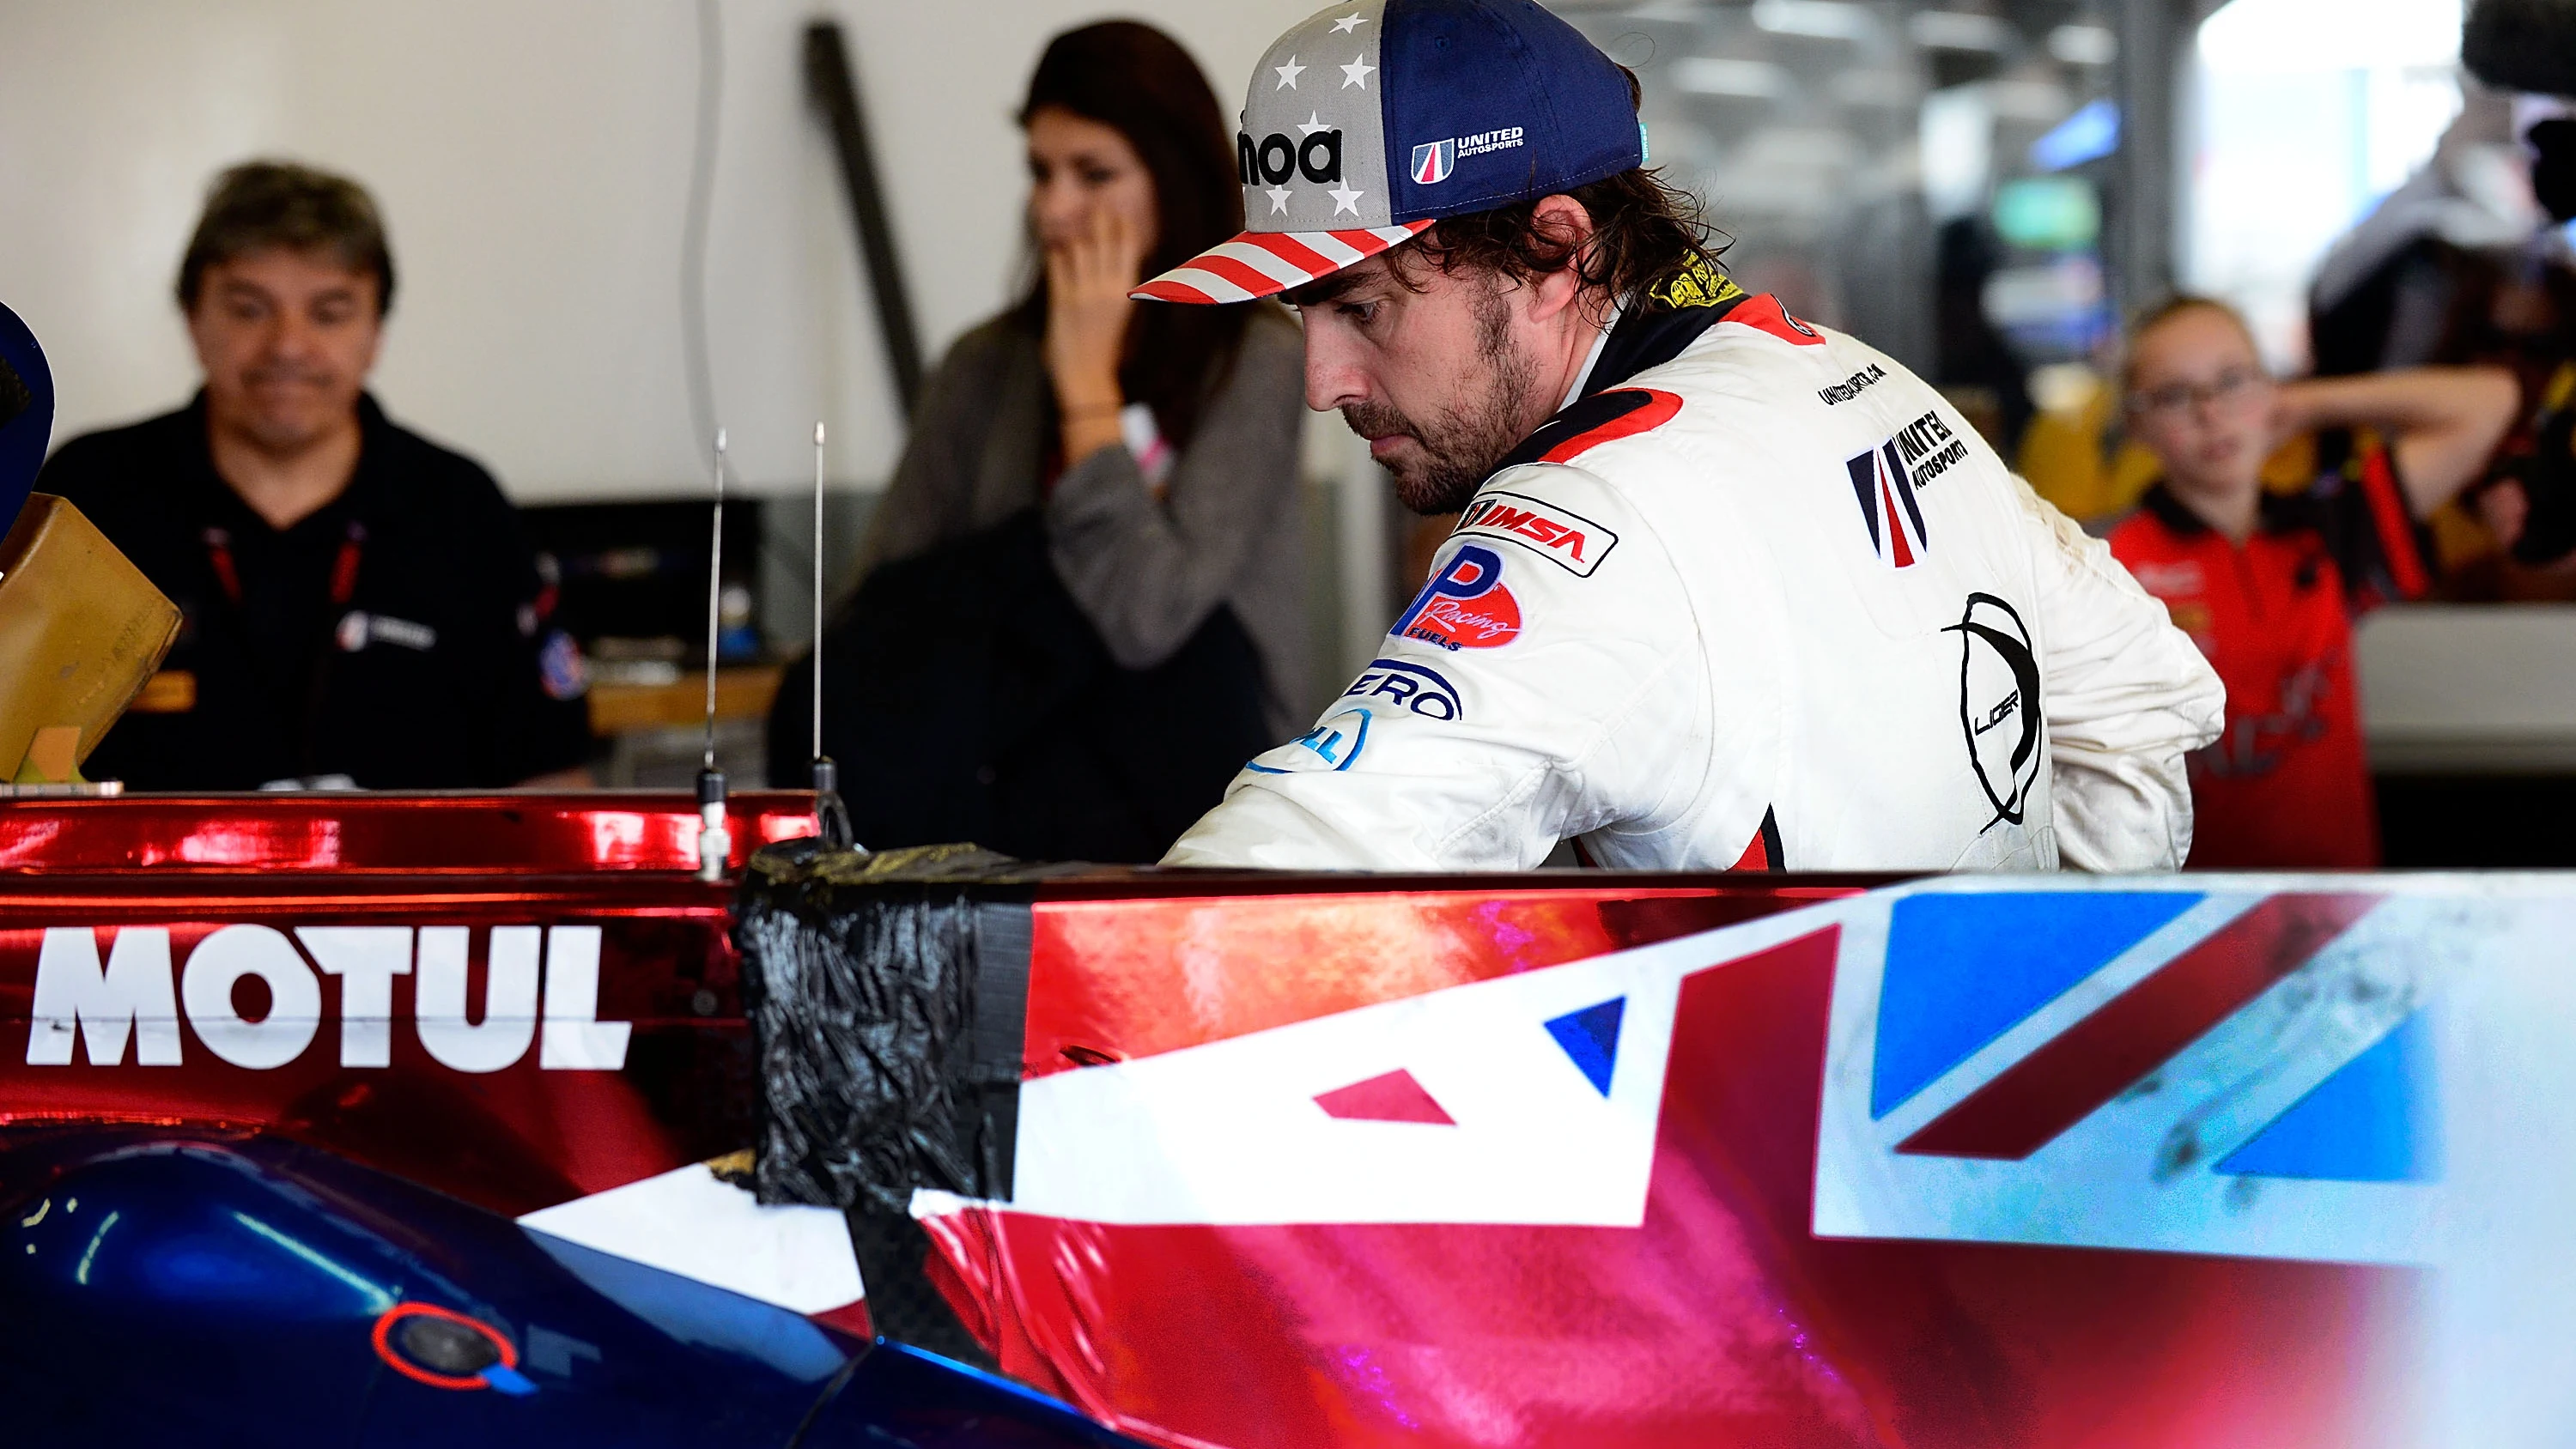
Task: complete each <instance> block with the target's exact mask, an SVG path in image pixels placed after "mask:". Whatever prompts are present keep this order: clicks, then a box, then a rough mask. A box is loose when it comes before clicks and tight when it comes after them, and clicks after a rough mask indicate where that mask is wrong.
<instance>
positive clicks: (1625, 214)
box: [1388, 65, 1732, 307]
mask: <svg viewBox="0 0 2576 1449" xmlns="http://www.w3.org/2000/svg"><path fill="white" fill-rule="evenodd" d="M1619 73H1620V74H1622V75H1624V76H1626V77H1627V78H1628V103H1629V105H1631V106H1641V105H1642V104H1643V103H1644V99H1645V88H1644V87H1643V86H1642V85H1640V84H1639V83H1638V81H1637V73H1636V72H1635V71H1632V70H1630V69H1628V68H1627V67H1626V66H1624V65H1623V66H1621V67H1619ZM1563 194H1564V195H1566V196H1568V197H1571V198H1573V200H1574V201H1575V203H1576V204H1578V205H1580V206H1581V207H1582V208H1583V209H1584V211H1585V212H1586V213H1588V214H1589V215H1590V216H1591V218H1592V235H1591V237H1590V238H1589V239H1588V240H1578V239H1576V238H1574V237H1571V236H1568V235H1567V234H1565V232H1564V231H1563V230H1562V229H1561V228H1559V227H1556V226H1553V225H1548V224H1544V223H1542V222H1540V221H1539V220H1538V216H1537V212H1538V199H1532V200H1529V201H1521V202H1515V203H1513V204H1512V205H1510V206H1504V207H1497V208H1495V209H1494V210H1492V211H1479V212H1474V213H1471V214H1469V215H1466V216H1451V217H1444V218H1442V219H1441V221H1440V223H1439V224H1438V225H1436V226H1434V227H1432V228H1431V229H1430V230H1429V231H1426V232H1424V233H1423V234H1422V235H1421V236H1419V237H1417V238H1415V239H1414V240H1413V242H1412V243H1411V244H1409V245H1407V246H1405V247H1403V248H1401V249H1399V250H1398V251H1397V252H1396V253H1394V254H1392V255H1390V256H1389V258H1388V265H1389V267H1390V269H1391V270H1392V271H1393V272H1394V274H1395V277H1396V280H1397V281H1399V282H1401V283H1403V284H1404V285H1405V286H1407V287H1409V288H1412V289H1413V290H1416V291H1419V290H1421V288H1420V286H1419V284H1417V283H1416V281H1415V280H1414V276H1415V275H1418V273H1414V272H1413V270H1412V269H1413V268H1414V267H1415V266H1416V265H1417V264H1425V263H1427V264H1428V265H1430V266H1432V267H1435V268H1437V269H1438V270H1439V271H1440V272H1442V273H1443V274H1449V273H1455V272H1459V271H1479V272H1487V273H1491V274H1493V275H1496V276H1500V277H1504V278H1507V279H1509V280H1511V281H1514V282H1524V281H1528V280H1529V279H1530V278H1532V277H1542V276H1547V275H1550V274H1552V273H1555V272H1561V271H1564V270H1566V269H1567V268H1569V267H1571V268H1573V269H1574V274H1575V279H1576V280H1577V281H1578V282H1580V283H1582V285H1583V287H1584V289H1585V290H1587V291H1590V292H1593V293H1595V294H1597V295H1599V296H1603V297H1623V298H1632V299H1641V301H1640V304H1641V305H1646V306H1663V307H1670V306H1675V305H1680V304H1682V303H1683V302H1684V301H1686V300H1690V299H1687V298H1681V297H1676V296H1674V295H1672V291H1673V290H1674V289H1675V286H1676V284H1680V290H1683V291H1688V290H1690V286H1691V283H1690V279H1691V278H1693V277H1694V276H1696V275H1698V274H1699V273H1701V272H1702V270H1703V269H1706V270H1707V271H1710V272H1717V271H1720V270H1721V269H1720V268H1719V267H1718V258H1719V257H1720V256H1722V255H1724V254H1725V251H1726V248H1727V246H1728V244H1729V243H1730V242H1731V240H1732V239H1731V238H1728V237H1726V236H1725V234H1724V233H1722V232H1718V231H1716V230H1715V229H1714V228H1712V227H1710V226H1709V225H1708V222H1707V220H1706V219H1705V217H1704V216H1703V215H1702V214H1701V209H1700V204H1699V198H1697V197H1695V196H1693V195H1691V194H1690V193H1689V192H1687V191H1684V190H1682V189H1681V188H1679V187H1676V186H1672V185H1670V184H1668V183H1666V182H1665V180H1664V178H1663V173H1662V172H1660V171H1650V170H1648V169H1646V168H1644V167H1642V166H1641V167H1636V168H1633V169H1631V170H1627V171H1622V172H1619V173H1617V174H1616V175H1612V176H1605V177H1603V178H1602V179H1601V180H1598V181H1591V182H1586V183H1584V184H1583V185H1581V186H1576V187H1572V188H1570V189H1568V190H1567V191H1565V192H1564V193H1563ZM1712 236H1714V237H1717V238H1718V240H1717V241H1716V242H1715V243H1714V244H1712V243H1711V241H1710V238H1711V237H1712Z"/></svg>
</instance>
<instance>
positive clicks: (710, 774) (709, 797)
mask: <svg viewBox="0 0 2576 1449" xmlns="http://www.w3.org/2000/svg"><path fill="white" fill-rule="evenodd" d="M724 495H725V433H724V429H722V428H718V429H716V507H715V522H714V525H713V528H714V532H713V533H712V534H711V535H710V541H709V543H708V545H707V753H706V763H705V765H704V766H703V767H702V768H700V769H699V771H698V879H700V880H722V879H724V873H725V866H726V865H727V864H728V863H729V861H730V858H731V856H732V855H733V832H732V831H730V830H728V829H726V828H725V777H724V771H722V770H719V769H717V768H716V642H717V623H718V619H719V614H720V611H721V610H722V608H723V606H724Z"/></svg>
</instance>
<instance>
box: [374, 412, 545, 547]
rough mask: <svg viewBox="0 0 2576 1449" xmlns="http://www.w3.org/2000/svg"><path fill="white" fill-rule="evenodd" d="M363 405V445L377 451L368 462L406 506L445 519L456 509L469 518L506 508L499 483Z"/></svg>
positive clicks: (475, 464)
mask: <svg viewBox="0 0 2576 1449" xmlns="http://www.w3.org/2000/svg"><path fill="white" fill-rule="evenodd" d="M366 407H367V410H368V413H369V415H368V416H367V418H366V427H367V446H368V447H370V448H374V449H381V450H382V452H381V454H380V456H379V457H378V458H375V459H371V460H368V461H369V462H371V463H373V464H376V465H378V466H381V467H382V468H383V469H385V470H386V472H387V474H388V475H389V477H390V480H391V481H392V482H393V483H394V484H395V485H396V487H397V488H398V489H399V491H400V494H401V496H402V497H403V499H404V501H405V502H406V503H408V504H411V505H413V506H414V508H415V509H417V510H435V511H438V512H441V513H447V514H450V515H453V514H454V513H455V511H457V510H463V511H464V512H465V513H466V514H468V515H474V514H481V515H488V514H489V513H491V512H492V511H493V510H496V509H498V510H501V511H504V512H506V511H508V510H509V507H510V504H509V500H508V499H507V498H506V497H505V496H504V495H503V494H502V492H501V484H500V482H499V480H497V479H495V478H494V477H493V476H492V473H491V471H490V470H489V469H487V468H485V467H484V466H483V465H482V464H481V463H479V462H476V461H475V460H474V459H473V458H471V457H469V456H467V455H466V454H464V453H461V452H459V451H457V450H456V449H454V448H450V447H448V446H446V445H445V444H442V443H438V442H435V441H433V440H431V439H430V438H429V437H427V436H425V435H424V434H421V433H419V432H416V431H414V430H412V429H410V428H407V427H404V426H403V425H402V424H400V423H397V422H395V421H394V420H393V419H392V418H390V417H388V416H386V415H385V412H384V410H383V409H382V408H380V407H376V406H375V404H374V401H373V400H372V399H370V400H369V401H368V403H367V404H366ZM457 521H458V522H460V523H471V522H473V521H475V520H473V519H471V518H459V519H458V520H457Z"/></svg>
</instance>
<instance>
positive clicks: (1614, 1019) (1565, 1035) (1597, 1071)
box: [1547, 996, 1628, 1097]
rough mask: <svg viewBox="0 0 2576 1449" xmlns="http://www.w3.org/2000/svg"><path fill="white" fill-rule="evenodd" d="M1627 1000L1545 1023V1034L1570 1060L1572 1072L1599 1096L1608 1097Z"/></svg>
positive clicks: (1615, 999)
mask: <svg viewBox="0 0 2576 1449" xmlns="http://www.w3.org/2000/svg"><path fill="white" fill-rule="evenodd" d="M1627 1009H1628V998H1626V997H1624V996H1614V997H1611V998H1610V999H1609V1000H1608V1001H1604V1002H1602V1003H1600V1004H1599V1005H1597V1006H1587V1007H1585V1008H1583V1009H1582V1010H1581V1011H1569V1012H1567V1013H1566V1014H1565V1015H1563V1016H1560V1017H1555V1018H1552V1019H1551V1020H1549V1022H1548V1023H1547V1034H1548V1035H1549V1036H1552V1037H1555V1038H1556V1044H1557V1045H1558V1046H1560V1047H1563V1048H1565V1054H1566V1055H1567V1056H1569V1057H1572V1058H1573V1059H1574V1065H1575V1069H1576V1070H1578V1071H1580V1072H1582V1073H1583V1076H1584V1079H1585V1080H1586V1081H1589V1082H1590V1083H1592V1086H1593V1089H1594V1090H1595V1091H1598V1092H1599V1093H1600V1094H1601V1095H1602V1096H1605V1097H1607V1096H1609V1095H1610V1071H1611V1068H1613V1067H1615V1066H1617V1065H1618V1064H1619V1018H1620V1017H1621V1016H1622V1015H1623V1014H1625V1013H1626V1011H1627Z"/></svg>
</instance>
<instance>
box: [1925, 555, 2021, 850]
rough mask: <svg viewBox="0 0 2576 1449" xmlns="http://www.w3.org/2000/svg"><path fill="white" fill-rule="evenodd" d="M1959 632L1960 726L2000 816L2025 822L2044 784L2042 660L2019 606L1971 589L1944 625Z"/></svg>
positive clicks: (1992, 823)
mask: <svg viewBox="0 0 2576 1449" xmlns="http://www.w3.org/2000/svg"><path fill="white" fill-rule="evenodd" d="M1942 632H1943V633H1945V634H1947V633H1956V634H1957V635H1958V636H1959V729H1960V730H1961V732H1962V733H1964V734H1965V735H1966V736H1967V741H1968V764H1969V765H1970V766H1971V767H1972V768H1974V769H1975V770H1976V772H1977V783H1978V784H1980V785H1983V786H1984V787H1985V791H1986V799H1987V800H1989V801H1991V802H1993V804H1994V807H1995V818H1994V819H1993V820H1989V821H1987V822H1986V824H1985V828H1986V829H1988V830H1991V829H1993V828H1994V827H1995V825H1996V824H1997V823H1998V822H2000V821H2010V822H2012V823H2013V824H2015V825H2019V824H2020V823H2021V821H2022V815H2023V813H2024V812H2025V811H2026V810H2027V809H2028V808H2029V805H2030V792H2031V790H2032V789H2033V788H2034V787H2036V786H2037V785H2038V783H2039V732H2040V727H2041V723H2042V721H2041V717H2040V708H2039V658H2038V656H2037V655H2035V654H2034V653H2032V652H2031V647H2030V631H2029V630H2028V629H2026V628H2024V627H2022V622H2021V615H2020V614H2018V613H2016V612H2014V610H2013V606H2012V605H2010V604H2008V603H2005V602H2004V601H2003V600H2001V599H1998V598H1996V597H1995V596H1994V595H1992V594H1970V595H1968V608H1967V612H1965V613H1963V614H1961V615H1960V616H1959V622H1958V623H1956V624H1952V625H1950V626H1948V627H1947V628H1945V629H1944V630H1942Z"/></svg>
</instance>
